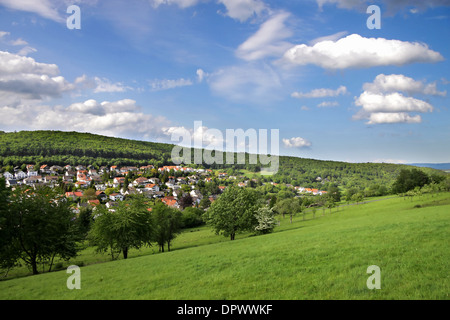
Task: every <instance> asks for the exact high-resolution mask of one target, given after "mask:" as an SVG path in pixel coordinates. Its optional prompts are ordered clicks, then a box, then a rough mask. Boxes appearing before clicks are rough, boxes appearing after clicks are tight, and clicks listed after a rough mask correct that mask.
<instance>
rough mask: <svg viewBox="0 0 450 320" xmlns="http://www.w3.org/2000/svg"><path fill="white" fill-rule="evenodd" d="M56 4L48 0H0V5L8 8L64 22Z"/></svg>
mask: <svg viewBox="0 0 450 320" xmlns="http://www.w3.org/2000/svg"><path fill="white" fill-rule="evenodd" d="M57 4H58V2H57V1H50V0H21V1H17V0H0V5H3V6H5V7H7V8H9V9H13V10H20V11H26V12H32V13H36V14H38V15H40V16H41V17H43V18H46V19H50V20H53V21H56V22H65V19H64V18H63V17H62V16H61V15H60V14H59V12H58V10H57V8H56V6H57Z"/></svg>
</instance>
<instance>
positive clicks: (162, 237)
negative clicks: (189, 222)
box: [152, 201, 183, 252]
mask: <svg viewBox="0 0 450 320" xmlns="http://www.w3.org/2000/svg"><path fill="white" fill-rule="evenodd" d="M152 220H153V225H154V232H153V236H152V239H153V241H155V242H156V243H157V244H158V245H159V251H160V252H164V245H165V244H166V243H167V250H168V251H170V243H171V242H172V240H173V239H175V237H176V236H177V235H178V233H180V231H181V227H182V225H183V220H182V214H181V212H180V211H179V210H177V209H174V208H170V207H168V206H166V205H165V204H164V203H162V202H160V201H158V202H157V203H156V204H155V205H154V206H153V208H152Z"/></svg>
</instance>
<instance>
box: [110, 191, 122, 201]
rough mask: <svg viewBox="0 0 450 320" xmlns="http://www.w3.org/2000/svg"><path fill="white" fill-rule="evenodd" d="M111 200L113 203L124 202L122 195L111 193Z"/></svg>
mask: <svg viewBox="0 0 450 320" xmlns="http://www.w3.org/2000/svg"><path fill="white" fill-rule="evenodd" d="M109 198H110V199H111V200H112V201H117V200H120V201H122V200H123V195H121V194H120V193H111V194H110V195H109Z"/></svg>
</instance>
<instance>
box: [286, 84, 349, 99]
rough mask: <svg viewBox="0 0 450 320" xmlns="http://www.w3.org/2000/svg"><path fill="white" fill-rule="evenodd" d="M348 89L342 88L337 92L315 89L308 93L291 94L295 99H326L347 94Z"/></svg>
mask: <svg viewBox="0 0 450 320" xmlns="http://www.w3.org/2000/svg"><path fill="white" fill-rule="evenodd" d="M347 93H348V91H347V87H345V86H340V87H339V88H337V89H336V90H333V89H325V88H320V89H314V90H312V91H310V92H307V93H302V92H294V93H292V94H291V96H292V97H293V98H324V97H337V96H339V95H344V94H347Z"/></svg>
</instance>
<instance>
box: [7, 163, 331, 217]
mask: <svg viewBox="0 0 450 320" xmlns="http://www.w3.org/2000/svg"><path fill="white" fill-rule="evenodd" d="M1 176H3V177H4V178H5V181H6V186H7V187H9V188H13V189H14V188H16V187H18V186H22V185H26V186H29V187H32V188H37V187H39V186H48V187H51V188H59V189H58V190H61V195H63V196H65V197H66V198H68V199H71V200H73V201H74V203H76V206H74V211H76V212H79V208H81V207H86V206H88V207H93V208H95V207H96V206H98V205H101V204H104V205H106V207H107V208H109V209H111V210H113V207H114V206H115V205H116V204H117V202H118V201H123V200H124V199H125V198H126V197H127V196H130V195H134V194H142V195H144V196H145V197H147V198H149V199H153V200H155V199H160V200H161V201H162V202H163V203H165V204H166V205H167V206H169V207H172V208H177V209H183V208H182V207H181V205H180V200H181V198H182V197H184V196H186V195H189V196H190V198H191V199H192V206H194V207H199V205H200V203H201V202H202V200H203V199H207V200H208V201H206V203H207V204H208V205H210V204H211V203H213V202H214V201H215V200H216V199H217V197H219V196H220V194H221V193H222V192H224V190H225V189H226V188H227V187H228V186H230V185H237V186H239V187H252V186H255V185H256V182H257V179H248V178H246V177H245V176H234V175H228V174H227V173H225V172H221V171H217V170H214V171H213V170H211V169H204V168H190V167H183V166H163V167H159V168H155V167H154V166H153V165H147V166H141V167H135V166H122V167H118V166H115V165H114V166H110V167H107V166H101V167H99V168H98V169H95V168H94V167H93V166H83V165H78V166H71V165H66V166H64V167H61V166H58V165H52V166H49V165H46V164H44V165H41V166H40V167H39V168H35V167H34V165H31V164H29V165H26V172H24V171H23V170H20V169H19V168H16V169H15V171H14V173H10V172H8V171H6V172H4V173H3V174H0V177H1ZM318 179H321V178H320V177H318ZM213 182H214V184H215V185H214V186H215V187H213V188H210V189H209V190H208V192H202V190H201V189H202V188H201V187H200V186H205V184H213ZM269 183H270V184H272V185H273V186H278V184H277V183H274V182H269ZM262 185H264V183H262ZM284 186H285V187H286V188H289V189H291V190H292V191H293V192H294V193H295V194H296V195H297V196H301V195H322V194H326V193H327V191H322V190H319V189H314V188H306V187H300V186H293V185H290V184H285V185H284ZM203 189H204V188H203Z"/></svg>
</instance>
